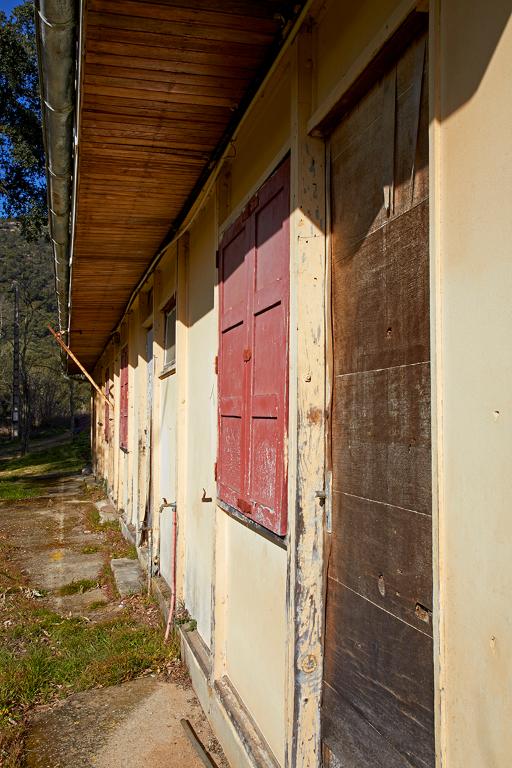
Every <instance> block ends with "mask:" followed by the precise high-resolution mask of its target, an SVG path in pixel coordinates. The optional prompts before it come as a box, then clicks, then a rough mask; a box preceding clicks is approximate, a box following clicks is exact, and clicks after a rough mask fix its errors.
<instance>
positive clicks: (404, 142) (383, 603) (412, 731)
mask: <svg viewBox="0 0 512 768" xmlns="http://www.w3.org/2000/svg"><path fill="white" fill-rule="evenodd" d="M427 72H428V68H427V45H426V35H424V36H422V37H420V38H418V39H416V40H415V41H414V42H413V43H412V44H410V45H409V47H408V48H407V50H406V51H405V52H404V53H403V54H402V55H401V57H400V58H399V60H398V62H397V63H396V64H395V65H394V66H392V67H391V68H390V70H389V71H388V72H387V73H385V75H384V76H382V74H384V73H381V78H380V80H379V81H378V82H377V83H376V84H375V85H374V86H373V87H372V88H371V89H370V90H369V92H368V93H367V94H366V95H365V96H364V97H363V98H361V100H360V101H359V102H358V103H357V104H356V105H355V106H354V107H353V109H352V110H351V112H350V113H349V114H348V115H347V116H346V117H345V118H344V119H343V120H342V121H341V123H340V124H339V126H338V128H337V129H336V131H335V133H334V134H333V135H332V138H331V143H330V157H331V195H332V322H333V349H334V361H333V362H334V366H333V368H334V370H333V373H334V382H333V406H332V431H331V435H332V469H333V499H332V534H331V552H330V558H329V567H328V580H327V581H328V583H327V605H326V630H325V638H326V640H325V666H324V697H323V710H322V712H323V715H322V719H323V738H324V757H325V764H326V765H327V766H332V768H336V767H337V766H343V768H366V766H367V767H368V768H411V766H414V768H432V766H433V765H434V722H433V718H434V714H433V708H434V695H433V641H432V518H431V505H432V501H431V436H430V429H431V427H430V341H429V250H428V242H429V239H428V237H429V229H428V88H427Z"/></svg>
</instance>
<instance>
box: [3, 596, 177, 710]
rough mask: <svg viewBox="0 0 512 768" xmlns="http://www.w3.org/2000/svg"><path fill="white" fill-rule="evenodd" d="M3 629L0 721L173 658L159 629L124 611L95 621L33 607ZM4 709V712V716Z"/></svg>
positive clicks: (124, 677) (138, 673) (127, 678)
mask: <svg viewBox="0 0 512 768" xmlns="http://www.w3.org/2000/svg"><path fill="white" fill-rule="evenodd" d="M31 613H32V615H31V616H25V621H24V625H23V626H20V625H19V624H17V625H16V626H14V627H9V628H8V631H7V632H6V633H4V634H5V635H7V636H4V638H3V642H2V646H1V647H0V719H1V717H2V714H3V716H4V718H6V717H11V719H14V720H16V719H17V717H19V714H20V713H21V712H22V711H23V710H26V709H27V708H28V707H30V706H32V705H34V704H36V703H44V702H48V701H51V700H52V699H54V698H61V697H62V696H66V695H68V694H69V693H70V692H71V691H82V690H85V689H88V688H94V687H95V686H98V685H116V684H117V683H121V682H123V681H125V680H131V679H132V678H134V677H136V676H137V675H140V673H141V672H143V671H145V670H147V669H148V668H157V667H158V666H159V665H163V664H164V663H165V662H166V661H169V660H170V659H171V658H175V657H176V649H175V648H174V647H173V646H172V645H165V644H164V642H163V637H162V630H161V629H160V628H158V629H154V628H151V627H147V626H141V625H140V624H138V623H137V622H135V621H133V620H131V619H130V617H129V615H125V616H123V617H120V618H116V619H114V620H110V621H106V622H103V623H99V624H92V623H90V622H86V621H85V620H84V619H82V618H63V617H62V616H60V615H58V614H56V613H53V612H51V611H48V610H46V609H39V610H37V611H33V612H31ZM7 713H9V714H8V715H7Z"/></svg>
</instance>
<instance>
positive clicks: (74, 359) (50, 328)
mask: <svg viewBox="0 0 512 768" xmlns="http://www.w3.org/2000/svg"><path fill="white" fill-rule="evenodd" d="M48 330H49V331H50V333H52V334H53V336H54V337H55V339H56V340H57V342H58V343H59V344H60V346H61V347H62V349H63V350H64V352H65V353H66V354H67V355H69V357H70V358H71V359H72V360H73V362H74V363H76V364H77V365H78V367H79V368H80V370H81V371H82V373H83V374H84V376H87V378H88V379H89V381H90V382H91V384H92V385H93V387H94V389H95V390H96V392H97V393H98V394H99V395H101V396H102V398H103V399H104V400H105V402H106V403H107V404H108V405H110V407H111V408H113V407H114V403H111V402H110V400H109V399H108V397H107V396H106V394H105V393H104V392H103V390H102V389H100V387H98V385H97V384H96V382H95V381H94V379H93V377H92V376H91V375H90V373H88V372H87V371H86V370H85V368H84V367H83V365H82V363H81V362H80V360H79V359H78V358H77V357H75V355H74V354H73V352H72V351H71V350H70V348H69V347H68V346H67V345H66V344H64V342H63V341H62V339H61V337H60V334H58V333H57V332H56V331H54V330H53V328H52V327H51V325H50V323H48Z"/></svg>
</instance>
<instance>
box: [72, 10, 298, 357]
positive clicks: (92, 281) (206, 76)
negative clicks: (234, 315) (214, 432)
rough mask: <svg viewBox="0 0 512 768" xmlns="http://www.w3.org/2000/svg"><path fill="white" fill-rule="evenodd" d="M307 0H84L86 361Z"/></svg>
mask: <svg viewBox="0 0 512 768" xmlns="http://www.w3.org/2000/svg"><path fill="white" fill-rule="evenodd" d="M300 5H301V4H300V3H297V2H289V1H288V0H224V1H223V3H222V4H219V3H217V2H216V0H169V1H168V2H167V1H165V0H160V2H158V0H157V1H155V0H119V1H118V2H115V3H112V2H111V0H87V2H86V4H85V11H84V31H85V34H84V57H83V68H82V82H81V94H80V95H81V114H80V134H79V174H78V184H77V195H76V201H75V202H76V220H75V237H74V249H73V263H72V278H71V345H72V347H73V350H74V352H75V354H77V355H78V356H79V357H80V358H81V359H82V361H83V363H84V364H85V365H86V366H88V367H89V368H91V367H93V365H94V364H95V362H96V360H97V359H98V357H99V355H100V354H101V352H102V350H103V348H104V346H105V344H106V343H107V341H108V339H109V336H110V334H111V333H112V331H113V330H114V329H115V327H116V325H117V323H118V322H119V320H120V318H121V317H122V315H123V312H124V310H125V308H126V305H127V302H128V300H129V298H130V295H131V293H132V291H133V289H134V287H135V286H136V284H137V282H138V281H139V280H140V278H141V276H142V275H143V273H144V271H145V269H146V268H147V266H148V265H149V263H150V262H151V260H152V259H153V257H154V256H155V254H156V252H157V251H158V249H159V246H160V245H161V243H162V242H163V241H164V240H165V238H166V236H167V234H168V232H169V231H170V230H171V228H172V226H173V224H174V223H175V222H176V220H178V219H179V217H180V215H182V214H183V212H184V206H185V205H186V204H187V201H188V200H189V199H190V195H191V193H192V191H193V190H194V188H195V187H196V185H197V184H198V183H199V181H200V180H201V179H202V178H204V176H205V173H206V172H207V169H208V167H209V166H210V164H211V160H212V157H213V156H214V153H215V152H216V150H218V148H219V146H220V144H221V142H223V141H224V140H225V137H226V132H227V131H228V130H229V129H231V128H232V127H233V125H234V123H235V121H236V119H237V117H238V116H239V114H240V112H241V108H242V107H241V105H243V104H244V103H245V102H246V101H247V99H248V97H249V96H250V94H251V93H253V92H254V90H255V87H256V85H257V83H258V82H259V81H260V79H261V78H262V77H263V76H264V74H265V71H266V69H267V68H268V65H269V63H270V60H271V58H272V55H273V54H274V52H275V51H276V50H277V47H278V46H279V44H280V43H281V42H282V39H283V34H284V30H285V28H286V27H287V25H289V22H290V21H291V20H293V17H294V14H297V12H298V11H299V10H300Z"/></svg>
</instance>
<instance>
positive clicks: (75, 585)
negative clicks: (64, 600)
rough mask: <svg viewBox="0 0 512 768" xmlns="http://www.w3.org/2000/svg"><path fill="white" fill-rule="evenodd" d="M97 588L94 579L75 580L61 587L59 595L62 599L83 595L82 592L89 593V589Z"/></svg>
mask: <svg viewBox="0 0 512 768" xmlns="http://www.w3.org/2000/svg"><path fill="white" fill-rule="evenodd" d="M97 586H98V582H97V581H94V579H77V580H76V581H72V582H70V583H69V584H65V585H64V586H63V587H61V588H60V589H59V595H61V596H62V597H64V596H65V595H78V594H80V595H83V593H84V592H89V590H90V589H95V587H97Z"/></svg>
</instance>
